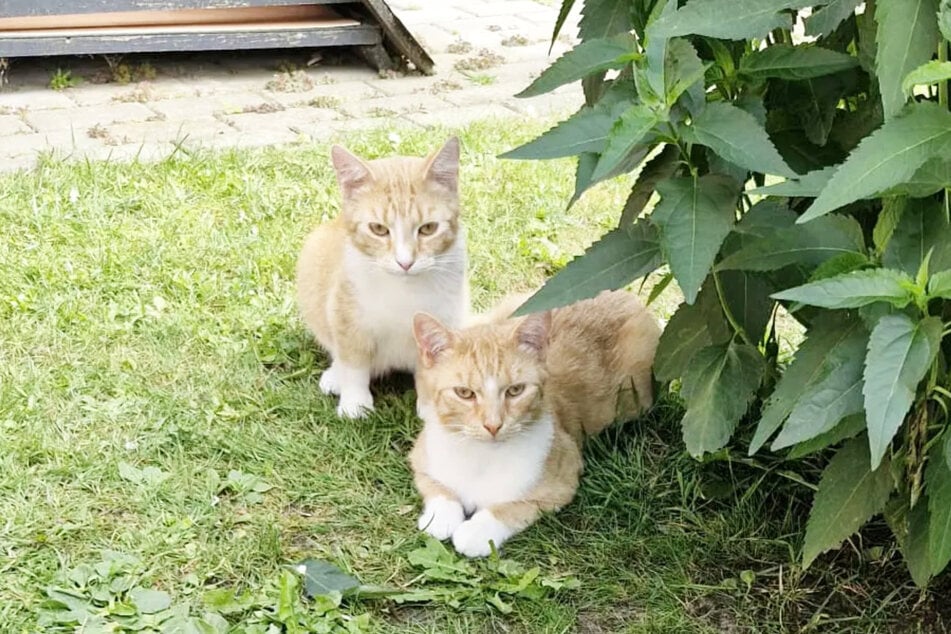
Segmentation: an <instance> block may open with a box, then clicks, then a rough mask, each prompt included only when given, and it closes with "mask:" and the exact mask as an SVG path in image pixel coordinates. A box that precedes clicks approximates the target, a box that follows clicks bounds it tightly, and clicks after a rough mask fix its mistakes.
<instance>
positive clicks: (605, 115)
mask: <svg viewBox="0 0 951 634" xmlns="http://www.w3.org/2000/svg"><path fill="white" fill-rule="evenodd" d="M625 109H626V106H625V105H624V104H617V103H613V104H604V103H598V104H596V105H594V106H583V107H582V108H581V109H580V110H578V112H576V113H574V114H573V115H571V116H570V117H569V118H567V119H565V120H564V121H562V122H560V123H558V124H557V125H556V126H555V127H553V128H550V129H549V130H547V131H545V132H544V133H542V135H541V136H540V137H538V138H536V139H532V140H531V141H529V142H528V143H525V144H524V145H520V146H519V147H517V148H515V149H514V150H509V151H508V152H506V153H505V154H501V155H500V156H499V158H503V159H514V160H538V159H552V158H561V157H565V156H574V155H576V154H582V153H584V152H600V151H602V150H603V149H604V146H605V143H607V140H608V136H609V135H610V133H611V128H612V127H613V126H614V122H615V121H617V119H618V117H620V116H621V114H622V113H623V112H624V110H625Z"/></svg>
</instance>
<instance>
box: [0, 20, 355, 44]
mask: <svg viewBox="0 0 951 634" xmlns="http://www.w3.org/2000/svg"><path fill="white" fill-rule="evenodd" d="M356 26H360V23H359V22H357V21H356V20H348V19H346V18H328V19H324V20H293V21H285V22H242V23H240V24H166V25H162V26H103V27H90V28H86V29H71V28H70V29H36V30H29V31H0V40H3V39H6V40H18V39H23V38H44V37H80V36H84V37H138V36H140V35H172V34H180V33H222V34H226V33H248V32H266V31H291V30H293V31H313V30H316V29H339V28H347V27H356Z"/></svg>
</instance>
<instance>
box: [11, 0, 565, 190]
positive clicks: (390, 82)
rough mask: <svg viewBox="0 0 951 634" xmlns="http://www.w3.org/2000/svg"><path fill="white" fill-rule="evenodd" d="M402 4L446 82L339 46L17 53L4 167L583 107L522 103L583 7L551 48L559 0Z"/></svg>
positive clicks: (401, 12) (558, 98)
mask: <svg viewBox="0 0 951 634" xmlns="http://www.w3.org/2000/svg"><path fill="white" fill-rule="evenodd" d="M391 7H392V8H393V10H394V12H396V14H397V15H398V16H399V17H400V18H401V19H402V20H403V22H404V23H405V24H406V26H407V27H408V28H409V29H410V31H411V32H412V33H413V34H414V35H415V36H416V37H417V39H419V40H420V42H421V43H422V44H423V46H424V47H425V48H426V50H427V51H428V52H429V53H430V55H431V56H432V57H433V59H434V60H435V62H436V74H435V75H434V76H430V77H425V76H391V77H386V76H381V75H380V74H379V73H377V72H376V71H374V70H372V69H371V68H369V67H368V66H367V65H366V64H365V63H363V62H362V61H360V60H358V59H356V58H355V57H353V56H351V55H349V54H344V53H341V52H340V50H339V49H322V50H307V51H300V50H297V51H279V52H273V51H268V52H243V53H201V54H184V53H180V54H169V55H150V56H138V55H137V56H127V57H124V58H119V57H110V58H108V59H107V58H104V57H103V56H96V57H94V58H90V57H85V58H78V57H74V58H37V59H30V60H16V59H14V60H11V63H10V67H9V69H8V70H7V79H8V83H7V84H6V85H4V86H3V88H2V90H0V171H10V170H16V169H21V168H29V167H31V166H33V165H35V163H36V161H37V157H38V155H39V154H41V153H44V152H53V153H54V154H55V155H57V156H62V157H68V158H77V159H85V158H90V159H105V158H111V159H117V160H129V159H132V158H136V157H138V158H139V159H140V160H154V159H161V158H164V157H166V156H168V155H170V154H171V153H173V152H174V151H175V148H176V146H179V145H182V146H186V147H195V146H200V147H206V148H223V147H248V146H264V145H275V144H284V143H294V142H301V141H305V142H306V141H308V140H314V139H317V140H324V139H328V138H331V137H343V138H345V136H346V134H347V132H349V131H354V130H360V129H365V128H369V127H375V126H384V125H386V126H392V125H394V124H396V125H400V126H416V127H433V126H450V127H452V126H457V125H464V124H465V123H467V122H469V121H473V120H476V119H484V118H490V117H513V118H514V117H519V116H522V117H526V116H546V117H547V116H551V115H552V114H554V113H558V114H561V113H565V112H568V111H570V110H573V109H575V108H577V107H578V106H579V105H580V103H581V100H582V98H581V91H580V90H579V89H578V87H577V86H567V87H563V88H562V89H560V90H558V91H556V92H555V93H553V94H550V95H544V96H541V97H535V98H531V99H516V98H514V95H515V93H517V92H519V91H520V90H522V89H523V88H524V87H525V86H527V85H528V84H529V83H530V82H531V80H532V79H533V78H534V77H536V76H537V75H538V73H539V72H540V71H541V70H542V69H544V68H545V67H546V66H548V64H549V63H550V62H551V60H553V59H555V58H557V56H558V55H560V54H561V53H563V52H564V51H565V50H567V49H568V48H570V46H571V44H572V37H573V36H574V34H575V33H576V32H577V18H578V16H577V15H571V16H569V19H568V21H567V22H566V24H565V27H564V29H563V32H564V33H565V34H566V35H563V36H562V37H561V38H560V40H559V41H558V42H556V43H555V46H554V49H553V50H552V52H551V55H549V52H548V47H549V42H550V38H551V30H552V26H553V25H554V23H555V18H556V15H557V6H555V5H554V4H542V3H540V2H535V1H533V0H393V1H392V2H391ZM67 71H68V72H69V75H68V76H67V75H66V74H65V73H66V72H67ZM73 83H75V85H71V84H73ZM51 85H57V86H59V87H60V88H61V89H59V90H54V89H53V88H51Z"/></svg>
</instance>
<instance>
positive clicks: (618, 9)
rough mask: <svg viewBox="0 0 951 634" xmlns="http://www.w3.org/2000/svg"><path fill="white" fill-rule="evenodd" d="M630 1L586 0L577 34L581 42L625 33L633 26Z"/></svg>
mask: <svg viewBox="0 0 951 634" xmlns="http://www.w3.org/2000/svg"><path fill="white" fill-rule="evenodd" d="M631 18H632V13H631V2H630V0H586V1H585V3H584V7H583V8H582V9H581V21H580V22H579V23H578V33H579V34H580V35H581V39H582V40H590V39H594V38H597V37H610V36H612V35H617V34H619V33H627V32H629V31H630V30H631V27H632V26H634V25H633V23H632V21H631Z"/></svg>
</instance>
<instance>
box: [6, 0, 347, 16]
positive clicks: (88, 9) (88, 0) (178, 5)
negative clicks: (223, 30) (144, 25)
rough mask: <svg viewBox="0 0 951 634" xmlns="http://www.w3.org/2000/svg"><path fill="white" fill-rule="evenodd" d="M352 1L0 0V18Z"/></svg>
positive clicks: (343, 0) (344, 0)
mask: <svg viewBox="0 0 951 634" xmlns="http://www.w3.org/2000/svg"><path fill="white" fill-rule="evenodd" d="M352 1H353V0H0V17H5V18H11V17H14V16H27V15H60V14H69V13H108V12H111V11H167V10H170V9H227V8H231V7H266V6H277V5H288V4H342V3H346V2H352Z"/></svg>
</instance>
